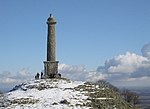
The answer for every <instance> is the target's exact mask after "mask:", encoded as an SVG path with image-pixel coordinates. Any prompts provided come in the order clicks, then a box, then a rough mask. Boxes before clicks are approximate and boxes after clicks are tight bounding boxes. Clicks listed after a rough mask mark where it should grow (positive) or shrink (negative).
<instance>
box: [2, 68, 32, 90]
mask: <svg viewBox="0 0 150 109" xmlns="http://www.w3.org/2000/svg"><path fill="white" fill-rule="evenodd" d="M31 78H34V76H33V75H31V74H29V73H28V71H27V69H25V68H23V69H21V70H20V71H19V72H17V73H16V74H15V75H12V73H11V72H9V71H4V72H2V73H0V86H1V88H8V90H10V88H11V87H14V86H15V85H17V84H19V83H22V82H24V81H27V80H30V79H31ZM0 90H3V89H0Z"/></svg>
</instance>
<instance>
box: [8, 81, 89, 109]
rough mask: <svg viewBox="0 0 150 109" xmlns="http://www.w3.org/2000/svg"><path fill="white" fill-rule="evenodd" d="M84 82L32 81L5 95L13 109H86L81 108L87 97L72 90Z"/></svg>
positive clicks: (86, 108)
mask: <svg viewBox="0 0 150 109" xmlns="http://www.w3.org/2000/svg"><path fill="white" fill-rule="evenodd" d="M83 84H84V82H80V81H78V82H76V81H74V82H73V81H69V80H63V79H60V80H58V79H52V80H51V79H48V80H44V79H43V80H34V81H30V82H28V83H24V84H22V85H21V86H20V87H17V90H14V91H12V92H9V93H7V97H8V99H9V100H10V101H12V102H13V104H12V105H10V106H8V107H7V108H8V109H9V108H11V109H12V108H13V109H88V107H85V106H82V107H81V105H84V104H85V103H86V99H87V98H88V96H85V95H83V94H82V93H81V92H80V91H76V90H75V89H74V88H75V87H77V86H79V85H83Z"/></svg>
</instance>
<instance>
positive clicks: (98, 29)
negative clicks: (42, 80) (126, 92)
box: [0, 0, 150, 74]
mask: <svg viewBox="0 0 150 109" xmlns="http://www.w3.org/2000/svg"><path fill="white" fill-rule="evenodd" d="M50 13H52V14H53V15H54V17H55V20H56V22H57V24H56V37H57V60H58V61H60V63H63V64H68V65H84V66H85V67H86V69H87V70H89V71H93V70H96V69H97V67H98V66H102V65H104V63H105V61H106V60H108V59H112V58H113V57H114V56H118V55H120V54H125V53H126V52H127V51H129V52H131V53H135V54H137V55H142V53H141V48H142V47H143V45H145V44H147V43H149V42H150V31H149V29H150V1H149V0H144V1H143V0H63V1H58V0H57V1H56V0H44V1H43V0H24V1H23V0H22V1H20V0H12V1H10V0H1V1H0V50H1V51H0V72H4V71H9V72H11V73H16V72H18V71H19V70H21V69H24V68H25V69H27V71H28V72H30V73H32V74H33V73H36V72H40V71H41V70H42V69H43V60H45V59H46V37H47V25H46V20H47V18H48V17H49V14H50Z"/></svg>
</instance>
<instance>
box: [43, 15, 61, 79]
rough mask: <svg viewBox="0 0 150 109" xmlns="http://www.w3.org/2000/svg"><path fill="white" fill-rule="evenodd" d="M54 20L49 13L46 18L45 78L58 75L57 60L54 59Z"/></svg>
mask: <svg viewBox="0 0 150 109" xmlns="http://www.w3.org/2000/svg"><path fill="white" fill-rule="evenodd" d="M55 24H56V22H55V20H54V17H53V16H52V15H51V14H50V17H49V18H48V19H47V25H48V33H47V61H44V76H45V78H54V77H56V76H57V75H58V61H56V51H55V49H56V36H55Z"/></svg>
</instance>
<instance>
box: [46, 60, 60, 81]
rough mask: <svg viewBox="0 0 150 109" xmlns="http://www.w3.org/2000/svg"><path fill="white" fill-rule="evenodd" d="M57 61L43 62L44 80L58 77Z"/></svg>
mask: <svg viewBox="0 0 150 109" xmlns="http://www.w3.org/2000/svg"><path fill="white" fill-rule="evenodd" d="M58 63H59V61H44V78H55V77H58V76H59V74H58Z"/></svg>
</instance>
